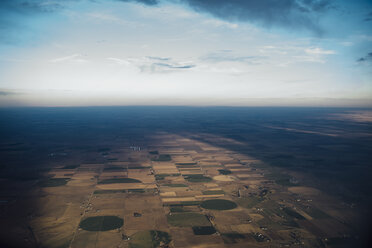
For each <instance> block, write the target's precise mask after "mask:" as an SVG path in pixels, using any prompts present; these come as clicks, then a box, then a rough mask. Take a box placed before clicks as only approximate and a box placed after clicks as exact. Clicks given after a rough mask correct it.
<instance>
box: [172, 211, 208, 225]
mask: <svg viewBox="0 0 372 248" xmlns="http://www.w3.org/2000/svg"><path fill="white" fill-rule="evenodd" d="M167 219H168V223H169V224H170V225H172V226H179V227H193V226H210V225H211V224H210V222H209V220H208V219H207V217H205V215H202V214H198V213H177V214H169V215H167Z"/></svg>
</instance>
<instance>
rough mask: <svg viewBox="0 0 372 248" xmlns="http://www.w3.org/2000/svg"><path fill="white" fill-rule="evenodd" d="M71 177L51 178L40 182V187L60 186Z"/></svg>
mask: <svg viewBox="0 0 372 248" xmlns="http://www.w3.org/2000/svg"><path fill="white" fill-rule="evenodd" d="M69 180H70V178H49V179H45V180H42V181H40V182H39V186H40V187H58V186H62V185H66V183H67V182H68V181H69Z"/></svg>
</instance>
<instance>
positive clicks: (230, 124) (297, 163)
mask: <svg viewBox="0 0 372 248" xmlns="http://www.w3.org/2000/svg"><path fill="white" fill-rule="evenodd" d="M356 111H360V110H359V109H339V108H333V109H332V108H228V107H213V108H212V107H210V108H209V107H208V108H194V107H86V108H11V109H1V110H0V118H1V120H3V121H1V122H0V140H1V142H0V157H1V165H0V166H1V167H0V178H1V180H0V184H1V188H0V207H1V213H0V214H1V218H2V224H1V225H2V227H1V230H4V231H5V232H3V231H2V232H1V233H2V234H1V235H2V236H3V237H0V239H1V240H3V241H2V242H3V244H2V243H0V246H1V247H7V246H9V247H10V245H9V244H10V243H9V242H8V243H6V242H7V240H11V241H14V240H17V239H18V240H19V242H20V245H19V247H21V246H23V247H35V246H36V243H37V240H36V239H35V237H34V236H33V233H32V229H31V228H30V227H29V226H28V225H27V222H28V220H29V218H31V217H32V216H30V215H32V212H33V211H34V209H36V208H38V207H39V206H38V205H37V204H38V203H35V202H34V200H33V194H35V191H34V190H33V187H34V186H35V184H37V183H38V181H40V180H42V179H43V178H44V177H45V172H47V171H49V170H50V169H51V168H53V167H55V166H58V165H75V164H80V163H83V162H84V163H87V162H92V163H100V162H105V161H106V160H105V159H104V157H103V156H100V157H97V156H95V154H97V153H100V154H103V153H105V152H107V151H108V150H109V149H111V148H113V147H118V146H122V145H123V144H125V145H135V146H143V147H145V146H146V145H148V144H151V142H154V141H153V140H152V136H153V135H154V134H155V133H159V132H167V133H171V134H178V135H181V136H185V137H190V138H192V139H195V140H199V141H202V142H206V143H209V144H211V145H213V146H219V147H222V148H225V149H229V150H232V151H235V152H238V153H241V154H245V155H249V156H251V157H254V158H256V159H259V160H261V161H262V166H269V168H279V169H284V170H285V171H289V172H291V171H293V172H300V173H303V174H304V175H306V177H304V178H301V183H303V184H305V185H306V184H312V185H314V184H315V185H316V186H317V187H320V188H321V189H323V190H325V191H326V192H328V193H331V194H333V195H337V196H338V197H340V198H342V199H343V200H344V201H346V202H349V203H360V204H363V205H364V206H366V207H368V206H369V204H370V203H371V194H370V192H369V190H370V189H371V188H372V183H371V182H372V180H370V179H371V176H372V173H371V171H372V169H371V168H370V166H369V164H370V161H372V153H371V151H372V131H371V130H372V124H371V123H370V122H368V121H365V120H358V121H355V120H353V119H342V118H340V116H342V115H343V114H348V113H350V112H356ZM364 111H366V110H364ZM335 116H336V117H337V118H333V117H335ZM221 138H222V139H221ZM9 216H11V217H9ZM13 216H17V217H16V218H15V217H13ZM9 230H12V231H11V233H10V231H9ZM19 233H28V234H27V237H23V236H22V238H19ZM27 245H28V246H27Z"/></svg>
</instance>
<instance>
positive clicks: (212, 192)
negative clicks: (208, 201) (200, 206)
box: [203, 190, 225, 195]
mask: <svg viewBox="0 0 372 248" xmlns="http://www.w3.org/2000/svg"><path fill="white" fill-rule="evenodd" d="M221 194H225V191H223V190H205V191H203V195H221Z"/></svg>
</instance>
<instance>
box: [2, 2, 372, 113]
mask: <svg viewBox="0 0 372 248" xmlns="http://www.w3.org/2000/svg"><path fill="white" fill-rule="evenodd" d="M105 105H109V106H111V105H191V106H220V105H226V106H347V107H348V106H351V107H372V1H370V0H355V1H349V0H333V1H332V0H58V1H57V0H1V1H0V106H1V107H7V106H105Z"/></svg>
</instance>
